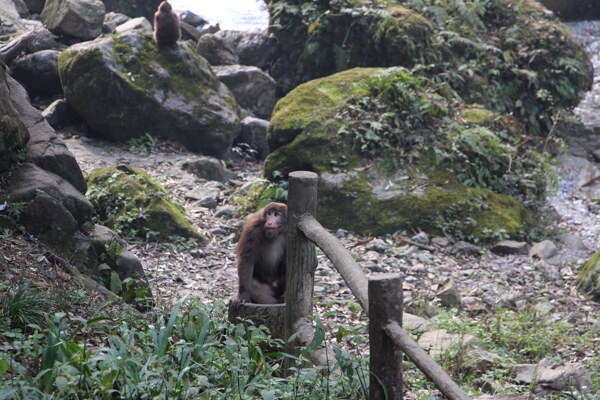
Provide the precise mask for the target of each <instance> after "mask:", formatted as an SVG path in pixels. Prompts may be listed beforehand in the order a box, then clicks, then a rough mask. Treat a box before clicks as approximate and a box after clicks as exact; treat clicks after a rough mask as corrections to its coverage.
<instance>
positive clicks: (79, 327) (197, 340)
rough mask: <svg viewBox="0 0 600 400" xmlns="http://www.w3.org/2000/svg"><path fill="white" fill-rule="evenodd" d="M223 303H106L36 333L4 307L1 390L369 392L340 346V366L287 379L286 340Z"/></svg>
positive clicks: (194, 394)
mask: <svg viewBox="0 0 600 400" xmlns="http://www.w3.org/2000/svg"><path fill="white" fill-rule="evenodd" d="M224 309H225V308H224V305H223V304H215V305H206V304H202V303H200V302H198V301H195V300H188V299H185V298H184V299H181V300H180V301H178V302H177V303H176V304H175V305H174V306H173V307H172V308H171V309H170V310H164V311H156V312H154V313H150V314H147V315H145V316H142V315H141V314H127V315H117V314H115V313H113V312H111V311H110V303H109V302H105V303H102V304H100V305H99V306H98V307H96V310H95V312H94V314H93V316H91V317H89V318H86V319H84V318H78V317H74V316H73V315H71V314H69V313H55V314H45V315H44V321H43V322H40V323H35V321H31V322H32V323H29V324H28V329H29V331H24V330H23V329H22V328H21V326H22V325H21V324H13V323H12V322H11V321H7V320H6V318H7V317H6V316H5V314H0V315H2V317H1V318H2V319H3V324H4V325H6V326H7V327H8V329H7V330H5V331H4V332H3V333H0V338H1V339H2V340H1V342H2V347H0V377H1V380H0V398H2V399H51V398H54V399H55V398H61V399H91V398H94V399H167V398H172V399H230V398H236V399H251V398H252V399H255V398H260V399H300V398H301V399H328V398H329V399H335V398H345V399H358V398H365V396H366V392H365V390H368V383H366V380H365V379H364V378H363V379H356V378H357V375H356V374H357V373H359V372H360V371H362V372H360V376H362V377H366V376H368V373H367V372H366V371H364V367H365V365H364V363H361V362H359V360H358V359H355V358H354V357H353V356H350V355H349V354H348V353H346V352H344V351H343V350H341V349H335V352H336V354H337V355H338V357H339V359H338V363H339V364H340V366H341V367H342V368H341V371H342V373H341V374H336V375H333V374H331V371H329V370H328V369H326V368H294V369H293V370H292V371H293V373H292V375H291V376H289V377H283V376H282V370H281V366H282V363H283V360H284V358H285V357H290V356H287V355H286V354H284V353H282V352H281V351H280V350H279V349H281V348H282V345H283V343H282V342H281V341H280V340H277V339H273V338H272V337H271V336H270V334H269V332H268V331H267V330H266V329H265V328H264V327H262V326H260V327H257V326H253V325H251V324H241V323H239V324H233V323H230V322H228V321H227V320H226V318H225V315H224ZM320 336H321V337H322V336H323V335H320ZM317 345H318V343H317ZM293 359H294V360H295V361H296V362H297V365H298V366H300V365H303V364H304V362H305V360H304V358H303V356H300V357H299V358H293Z"/></svg>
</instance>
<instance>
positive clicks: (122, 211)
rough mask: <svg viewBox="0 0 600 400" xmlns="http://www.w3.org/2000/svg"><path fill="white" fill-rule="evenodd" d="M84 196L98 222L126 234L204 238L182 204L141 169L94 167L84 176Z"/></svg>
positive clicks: (149, 236) (163, 237)
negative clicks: (85, 188) (176, 201)
mask: <svg viewBox="0 0 600 400" xmlns="http://www.w3.org/2000/svg"><path fill="white" fill-rule="evenodd" d="M87 183H88V193H87V196H88V198H89V199H90V201H91V202H92V204H93V205H94V208H95V209H96V213H97V215H98V221H99V222H100V223H101V224H104V225H107V226H109V227H111V228H112V229H113V230H115V231H116V232H119V233H121V234H124V235H125V236H137V237H148V238H154V237H156V238H162V239H167V238H169V237H170V236H182V237H188V238H196V239H204V237H203V236H202V235H201V234H200V233H198V231H197V230H196V229H195V228H194V227H193V226H192V224H191V223H190V222H189V221H188V220H187V219H186V218H185V213H184V210H183V208H182V207H181V206H179V205H177V204H175V203H173V202H172V201H170V200H169V198H168V194H167V191H166V190H165V189H164V188H163V187H162V186H160V184H158V183H157V182H155V181H154V180H153V179H152V178H150V176H149V175H148V174H147V173H145V172H144V171H142V170H140V169H137V168H130V167H126V166H111V167H102V168H98V169H95V170H94V171H92V172H91V173H90V174H89V175H88V176H87Z"/></svg>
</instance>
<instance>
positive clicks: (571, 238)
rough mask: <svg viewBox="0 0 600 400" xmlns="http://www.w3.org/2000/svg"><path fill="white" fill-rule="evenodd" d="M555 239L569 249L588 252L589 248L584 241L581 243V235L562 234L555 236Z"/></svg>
mask: <svg viewBox="0 0 600 400" xmlns="http://www.w3.org/2000/svg"><path fill="white" fill-rule="evenodd" d="M556 240H558V241H559V242H560V243H562V244H563V245H564V246H566V247H567V248H568V249H569V250H570V251H573V252H576V253H589V252H590V249H589V248H588V247H587V246H586V245H585V243H583V240H582V239H581V237H579V236H577V235H574V234H569V233H567V234H564V235H558V236H557V237H556Z"/></svg>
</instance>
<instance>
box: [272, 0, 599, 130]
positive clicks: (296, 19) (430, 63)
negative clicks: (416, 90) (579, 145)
mask: <svg viewBox="0 0 600 400" xmlns="http://www.w3.org/2000/svg"><path fill="white" fill-rule="evenodd" d="M400 3H401V5H398V2H392V1H389V2H382V3H377V5H369V4H366V3H365V2H357V3H355V5H351V6H348V5H347V4H346V3H338V2H326V1H324V2H317V3H316V4H314V9H311V11H310V12H309V13H306V12H305V11H304V8H302V7H296V6H294V7H288V0H273V1H270V2H269V9H270V11H271V12H270V16H271V18H270V21H269V25H270V26H277V27H278V29H276V30H274V32H273V33H274V35H275V36H276V37H277V39H278V42H279V49H280V51H279V56H280V57H279V59H278V61H277V62H276V63H274V64H273V66H272V67H270V69H269V70H268V72H269V75H271V76H272V77H273V78H275V80H276V81H277V82H278V84H279V87H280V88H284V87H285V86H286V85H288V86H290V87H295V86H296V85H295V83H297V82H306V81H307V80H310V79H314V78H317V77H322V76H327V75H330V74H332V73H334V72H336V71H342V70H346V69H348V68H352V67H391V66H404V67H407V68H412V67H414V66H419V67H418V68H417V71H418V72H417V73H418V74H420V75H423V76H427V77H430V78H435V79H437V80H444V81H445V82H446V83H447V85H448V86H449V87H451V88H452V89H453V90H455V91H457V92H458V94H459V95H460V96H462V97H463V98H464V99H466V101H467V102H468V103H478V104H481V105H483V106H484V107H486V108H488V109H490V110H492V111H496V112H500V113H506V114H512V115H514V116H515V117H517V118H518V119H519V121H520V122H521V123H522V124H524V125H525V127H526V128H527V132H528V133H529V134H531V135H540V134H541V135H544V134H546V133H547V132H549V130H550V129H551V128H552V127H553V124H554V116H555V115H557V114H558V113H560V111H562V110H564V109H569V108H572V107H574V106H576V105H577V104H578V103H579V101H580V100H581V98H582V97H583V94H584V93H585V92H586V91H587V90H589V89H590V88H591V85H592V78H593V71H592V64H591V62H590V59H589V57H588V55H587V54H586V51H585V48H584V47H583V45H582V44H581V42H580V41H579V40H578V39H577V38H576V37H575V36H574V35H573V34H572V32H571V31H570V29H569V28H568V27H567V26H565V25H563V24H562V23H560V21H558V20H557V19H556V18H555V17H553V16H552V13H549V12H548V10H547V9H545V8H544V7H543V6H541V5H540V4H539V3H538V2H537V1H531V0H519V1H518V2H517V3H518V7H517V6H515V1H514V0H497V1H489V2H470V3H469V5H464V4H463V3H462V2H453V1H447V2H436V3H435V4H430V2H421V1H417V2H413V1H410V2H400ZM574 4H577V6H576V7H578V6H579V2H576V3H574ZM549 38H551V39H550V40H549ZM290 83H291V84H290Z"/></svg>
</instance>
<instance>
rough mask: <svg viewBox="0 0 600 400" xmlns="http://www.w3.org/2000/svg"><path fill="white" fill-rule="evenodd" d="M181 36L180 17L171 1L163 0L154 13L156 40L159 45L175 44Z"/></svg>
mask: <svg viewBox="0 0 600 400" xmlns="http://www.w3.org/2000/svg"><path fill="white" fill-rule="evenodd" d="M180 36H181V30H180V29H179V17H177V14H175V13H174V12H173V8H172V7H171V5H170V4H169V2H168V1H163V2H162V3H160V4H159V6H158V10H157V11H156V12H155V13H154V40H156V44H157V45H158V47H165V46H173V45H175V43H177V41H178V40H179V37H180Z"/></svg>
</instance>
